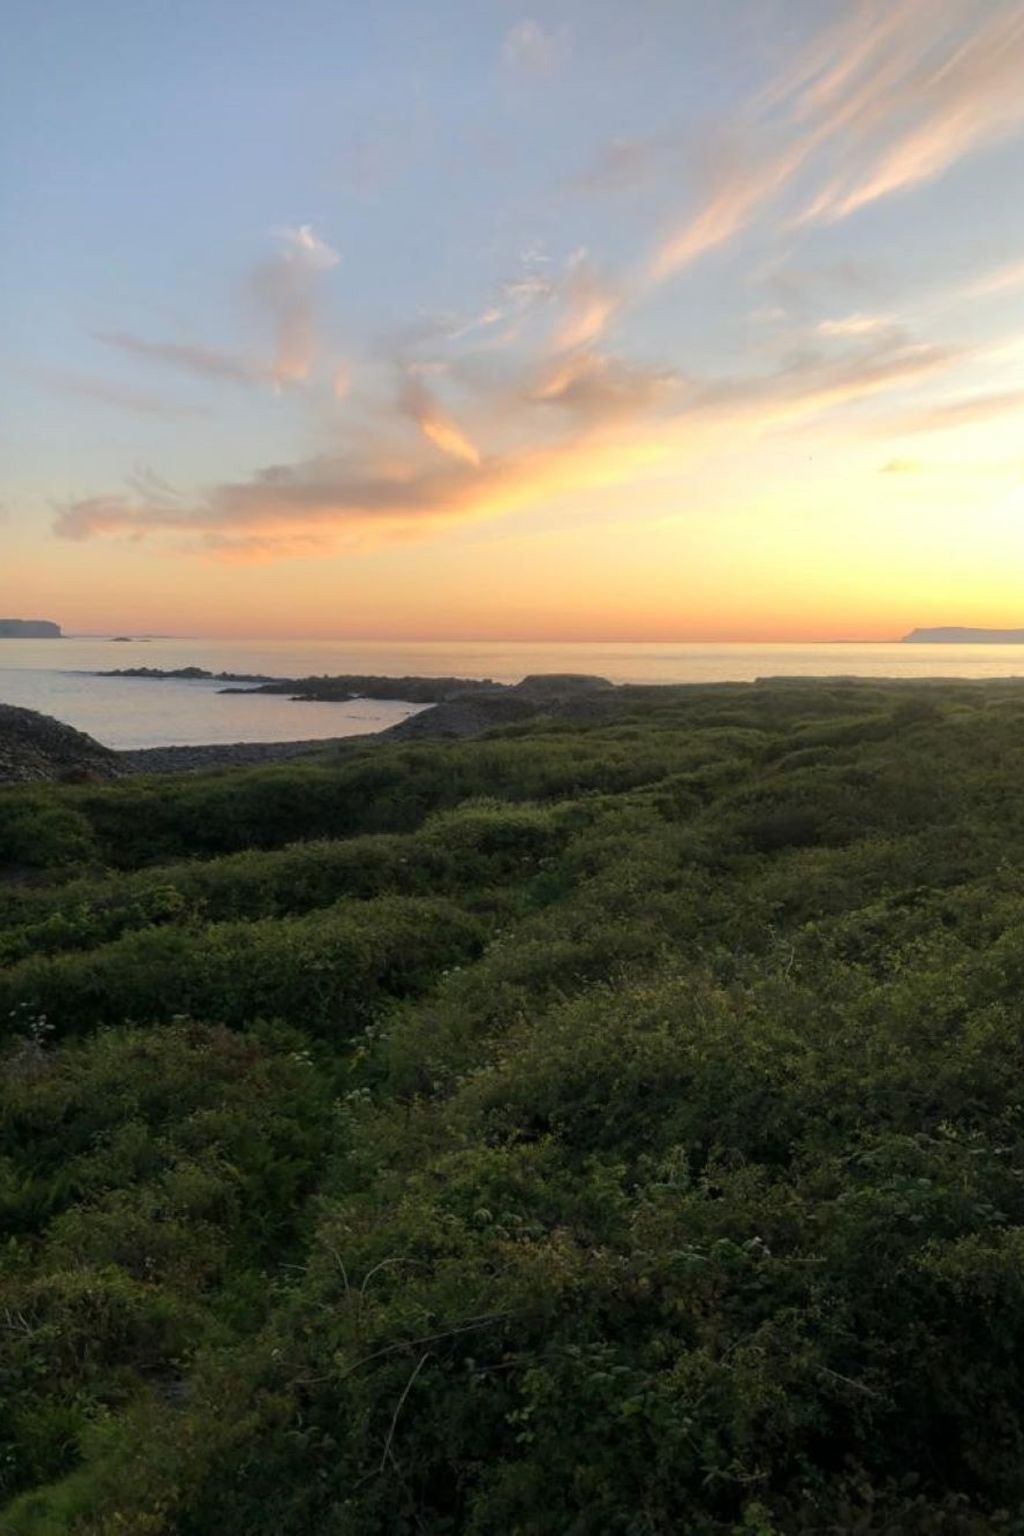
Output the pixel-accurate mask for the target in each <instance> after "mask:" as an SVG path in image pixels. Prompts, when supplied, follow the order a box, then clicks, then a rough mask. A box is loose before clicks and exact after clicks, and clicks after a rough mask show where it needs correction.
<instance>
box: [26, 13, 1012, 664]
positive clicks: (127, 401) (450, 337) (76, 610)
mask: <svg viewBox="0 0 1024 1536" xmlns="http://www.w3.org/2000/svg"><path fill="white" fill-rule="evenodd" d="M4 34H5V36H4V44H5V46H4V50H3V53H2V56H0V221H2V226H3V229H4V238H3V241H2V242H0V612H3V613H4V614H5V615H6V614H10V615H11V616H18V617H46V618H53V619H56V620H57V621H58V622H60V623H62V624H63V625H64V627H65V629H67V630H71V631H77V632H103V631H110V630H116V631H121V632H132V631H134V632H140V631H143V632H144V631H150V632H160V633H170V634H205V635H211V636H213V635H217V636H238V637H244V636H282V637H284V636H290V635H294V636H296V637H303V638H306V637H309V638H317V637H323V638H328V637H346V636H350V637H359V638H382V639H384V638H396V639H397V638H402V639H462V638H466V639H469V638H491V639H546V640H558V639H566V640H569V639H573V640H587V639H593V640H708V641H712V640H763V641H773V640H812V639H888V638H893V637H897V636H899V635H901V634H902V633H904V632H905V631H906V630H908V629H910V628H912V627H913V626H915V625H931V624H967V625H991V626H994V627H1001V626H1011V625H1024V591H1022V587H1021V580H1020V578H1021V573H1022V570H1024V430H1022V428H1024V196H1022V195H1021V192H1022V184H1024V90H1022V89H1021V84H1020V82H1021V80H1022V78H1024V0H717V3H715V4H714V5H709V4H707V3H706V0H432V3H429V4H428V3H424V0H374V3H373V4H366V3H365V0H360V3H358V4H357V3H355V0H289V3H287V4H285V3H284V0H175V3H174V4H173V5H160V4H157V3H155V0H92V3H90V4H89V5H83V4H82V3H81V0H8V5H7V7H5V18H4Z"/></svg>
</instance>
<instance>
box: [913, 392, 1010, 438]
mask: <svg viewBox="0 0 1024 1536" xmlns="http://www.w3.org/2000/svg"><path fill="white" fill-rule="evenodd" d="M1022 409H1024V389H1004V390H997V391H994V392H992V393H989V394H973V395H965V396H964V397H963V398H962V399H958V400H945V401H941V402H940V403H939V404H937V405H928V406H924V407H922V408H921V409H920V410H916V411H908V412H907V413H906V414H904V415H900V416H897V417H895V418H894V419H892V420H890V421H887V422H886V423H885V424H884V430H885V431H886V432H887V433H890V434H892V435H896V436H899V435H902V434H904V433H911V432H939V431H942V432H948V431H950V430H951V429H952V428H954V427H973V426H977V425H979V424H981V423H984V422H987V421H993V420H995V419H996V418H998V417H1000V416H1006V415H1008V414H1009V413H1011V412H1018V411H1020V410H1022Z"/></svg>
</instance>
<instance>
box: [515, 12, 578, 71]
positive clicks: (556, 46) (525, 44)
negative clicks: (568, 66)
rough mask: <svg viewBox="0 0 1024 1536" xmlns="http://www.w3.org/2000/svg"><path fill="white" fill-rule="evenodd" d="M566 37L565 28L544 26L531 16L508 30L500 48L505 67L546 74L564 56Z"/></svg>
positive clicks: (566, 44)
mask: <svg viewBox="0 0 1024 1536" xmlns="http://www.w3.org/2000/svg"><path fill="white" fill-rule="evenodd" d="M568 40H569V34H568V32H567V30H566V28H565V27H559V28H557V29H552V28H548V27H544V26H542V25H541V23H540V22H539V21H534V20H533V18H532V17H524V18H523V19H522V20H521V21H517V22H516V23H515V25H514V26H511V27H509V29H508V31H507V32H506V33H505V37H504V39H503V41H502V45H501V57H502V61H503V62H504V64H505V65H506V66H507V67H508V68H510V69H514V70H522V71H525V72H526V73H527V74H532V75H544V74H548V73H549V72H550V71H551V70H552V69H554V67H555V65H556V64H558V63H559V61H560V60H561V59H562V58H563V57H564V55H565V52H566V49H567V47H568Z"/></svg>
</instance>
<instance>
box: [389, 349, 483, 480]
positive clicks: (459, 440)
mask: <svg viewBox="0 0 1024 1536" xmlns="http://www.w3.org/2000/svg"><path fill="white" fill-rule="evenodd" d="M401 405H402V409H403V410H404V411H405V412H406V414H407V415H408V416H409V417H410V418H411V419H412V420H413V421H414V422H415V423H416V425H417V426H418V427H419V429H420V431H421V432H422V433H423V436H424V437H425V438H426V439H427V440H428V442H431V443H433V445H434V447H435V448H439V449H440V450H441V452H442V453H446V454H448V455H449V456H450V457H451V458H453V459H461V460H462V462H463V463H464V464H471V465H472V466H473V467H474V468H476V467H478V466H479V464H480V452H479V449H478V448H477V447H476V445H475V444H474V443H472V442H471V441H470V439H469V438H468V437H467V435H466V433H465V432H464V431H463V430H462V428H461V427H460V426H459V424H458V422H457V421H455V420H454V419H453V418H452V417H451V416H449V415H448V414H447V412H445V411H444V410H443V409H442V408H441V406H440V405H439V404H438V402H437V400H436V399H435V398H434V396H433V395H432V394H431V392H430V390H429V389H428V388H427V386H426V384H425V383H424V382H423V378H422V376H421V375H420V374H417V373H412V372H410V373H409V374H407V376H406V379H405V382H404V384H403V386H402V392H401Z"/></svg>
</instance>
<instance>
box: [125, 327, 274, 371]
mask: <svg viewBox="0 0 1024 1536" xmlns="http://www.w3.org/2000/svg"><path fill="white" fill-rule="evenodd" d="M95 336H96V340H97V341H101V342H102V343H103V344H104V346H107V347H113V348H114V349H115V350H116V351H118V352H124V353H127V354H128V356H130V357H139V358H142V359H143V361H144V362H148V363H156V364H159V365H162V366H164V367H168V368H172V369H174V370H176V371H177V372H178V373H186V374H189V375H191V376H192V377H194V378H200V379H215V380H220V381H225V382H227V383H230V384H252V383H253V382H255V381H256V380H257V379H259V378H266V377H267V374H266V372H265V371H262V370H260V369H258V368H256V367H254V366H253V365H252V364H250V363H247V362H245V361H244V360H243V359H241V358H238V357H234V356H233V355H232V354H231V353H230V352H220V351H217V350H216V349H215V348H212V347H202V346H192V345H188V344H186V343H182V342H175V341H148V340H147V339H146V338H145V337H143V336H135V335H133V334H132V333H131V332H129V331H96V332H95Z"/></svg>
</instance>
